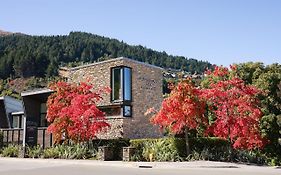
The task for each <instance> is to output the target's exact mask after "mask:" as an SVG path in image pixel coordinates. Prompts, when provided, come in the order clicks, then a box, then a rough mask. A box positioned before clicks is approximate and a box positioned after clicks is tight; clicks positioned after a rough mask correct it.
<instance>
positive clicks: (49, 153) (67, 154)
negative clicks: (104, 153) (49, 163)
mask: <svg viewBox="0 0 281 175" xmlns="http://www.w3.org/2000/svg"><path fill="white" fill-rule="evenodd" d="M41 157H43V158H54V159H56V158H60V159H89V158H93V157H96V149H93V148H91V147H89V146H88V145H87V144H70V145H65V144H62V145H55V146H54V147H50V148H46V149H45V150H44V151H43V152H42V154H41Z"/></svg>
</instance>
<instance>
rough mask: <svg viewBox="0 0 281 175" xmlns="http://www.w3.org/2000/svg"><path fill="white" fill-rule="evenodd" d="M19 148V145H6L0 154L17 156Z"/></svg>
mask: <svg viewBox="0 0 281 175" xmlns="http://www.w3.org/2000/svg"><path fill="white" fill-rule="evenodd" d="M19 149H20V147H19V146H18V145H8V146H7V147H4V148H3V150H2V154H1V155H2V156H3V157H18V156H19Z"/></svg>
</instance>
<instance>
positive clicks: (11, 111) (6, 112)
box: [0, 96, 23, 128]
mask: <svg viewBox="0 0 281 175" xmlns="http://www.w3.org/2000/svg"><path fill="white" fill-rule="evenodd" d="M22 111H23V106H22V102H21V101H20V100H17V99H15V98H13V97H9V96H3V97H0V128H21V127H22V120H23V112H22Z"/></svg>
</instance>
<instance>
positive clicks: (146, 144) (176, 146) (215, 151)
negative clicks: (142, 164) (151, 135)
mask: <svg viewBox="0 0 281 175" xmlns="http://www.w3.org/2000/svg"><path fill="white" fill-rule="evenodd" d="M130 143H131V146H133V147H135V148H136V152H135V154H134V156H133V158H132V159H133V160H137V161H149V155H151V154H152V155H153V160H154V161H182V160H218V159H219V157H224V155H222V154H223V153H224V152H225V149H226V148H227V147H228V144H227V141H225V140H222V139H218V138H192V139H190V146H191V155H189V156H188V157H187V156H186V149H185V140H184V139H182V138H174V137H169V138H161V139H135V140H131V141H130Z"/></svg>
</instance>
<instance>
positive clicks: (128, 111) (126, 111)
mask: <svg viewBox="0 0 281 175" xmlns="http://www.w3.org/2000/svg"><path fill="white" fill-rule="evenodd" d="M123 115H124V117H130V116H132V110H131V106H124V114H123Z"/></svg>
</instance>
